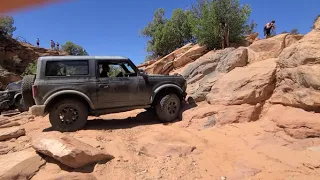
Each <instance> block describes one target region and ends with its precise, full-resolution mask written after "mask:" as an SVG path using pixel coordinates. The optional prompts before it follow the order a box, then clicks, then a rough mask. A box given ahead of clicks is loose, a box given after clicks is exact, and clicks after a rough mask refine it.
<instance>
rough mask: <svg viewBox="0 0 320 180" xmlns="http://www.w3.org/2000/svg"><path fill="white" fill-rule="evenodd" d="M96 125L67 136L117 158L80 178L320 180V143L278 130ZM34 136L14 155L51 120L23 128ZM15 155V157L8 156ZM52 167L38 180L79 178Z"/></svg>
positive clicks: (118, 120)
mask: <svg viewBox="0 0 320 180" xmlns="http://www.w3.org/2000/svg"><path fill="white" fill-rule="evenodd" d="M92 119H95V118H90V121H89V122H88V125H87V126H86V127H85V129H84V130H81V131H78V132H75V133H68V134H70V135H71V136H73V137H75V138H77V139H79V140H82V141H84V142H86V143H88V144H90V145H92V146H94V147H97V148H100V149H101V150H103V151H106V152H108V153H110V154H112V155H114V156H115V159H113V160H111V161H109V162H107V163H101V164H96V165H90V166H86V167H84V168H81V169H78V170H77V172H80V173H89V174H93V175H94V176H95V177H96V178H97V179H98V180H100V179H101V180H104V179H130V180H131V179H181V180H182V179H183V180H185V179H187V180H188V179H217V180H220V179H221V177H227V179H228V180H230V179H237V180H238V179H251V180H254V179H268V180H269V179H274V180H276V179H308V180H311V179H318V177H319V175H320V154H319V151H320V140H319V139H317V138H315V139H312V138H310V139H305V140H296V139H293V138H291V137H289V136H287V135H286V134H285V133H284V132H283V131H282V130H281V129H278V128H277V127H276V126H275V125H274V124H273V123H272V122H270V121H268V120H266V119H261V120H259V121H257V122H252V123H243V124H232V125H226V126H223V127H218V126H214V127H211V128H209V127H208V128H206V127H204V126H203V125H202V124H204V122H201V121H199V120H198V121H194V122H191V124H190V126H188V128H185V123H186V122H183V121H182V122H176V123H173V124H169V125H163V124H159V123H158V121H156V120H155V118H154V117H153V116H152V115H151V114H150V113H146V112H144V111H140V110H137V111H130V112H126V113H121V114H120V113H119V114H110V115H106V116H101V117H100V118H99V119H95V120H92ZM23 127H24V128H25V129H26V132H27V136H24V137H20V138H18V139H17V140H16V141H8V142H7V143H11V145H12V144H15V147H14V151H19V150H23V149H26V148H30V139H31V138H32V137H36V136H39V135H40V133H41V132H43V131H50V123H49V121H48V119H47V117H46V118H39V117H37V118H35V120H34V121H32V122H29V123H27V124H24V125H23ZM9 153H10V152H9ZM72 171H73V170H72V169H70V168H68V167H66V166H64V165H61V164H59V163H57V162H54V161H50V160H49V162H47V163H46V165H44V166H43V167H42V168H41V169H40V171H39V172H38V173H37V174H36V175H35V176H34V177H33V178H32V179H33V180H42V179H43V177H44V176H45V177H51V176H52V177H56V176H57V175H59V174H61V175H63V174H65V173H67V172H72Z"/></svg>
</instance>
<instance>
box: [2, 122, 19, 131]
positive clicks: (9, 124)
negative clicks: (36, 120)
mask: <svg viewBox="0 0 320 180" xmlns="http://www.w3.org/2000/svg"><path fill="white" fill-rule="evenodd" d="M13 126H20V123H19V122H10V121H8V123H5V124H3V125H0V129H1V128H8V127H13Z"/></svg>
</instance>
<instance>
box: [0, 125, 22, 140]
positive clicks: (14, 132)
mask: <svg viewBox="0 0 320 180" xmlns="http://www.w3.org/2000/svg"><path fill="white" fill-rule="evenodd" d="M25 134H26V131H25V129H24V128H22V127H19V126H17V127H9V128H2V129H0V141H4V140H9V139H11V138H18V137H20V136H24V135H25Z"/></svg>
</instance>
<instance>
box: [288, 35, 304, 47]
mask: <svg viewBox="0 0 320 180" xmlns="http://www.w3.org/2000/svg"><path fill="white" fill-rule="evenodd" d="M302 38H303V35H302V34H289V35H288V36H286V38H285V47H289V46H291V45H292V44H294V43H296V42H298V41H300V39H302Z"/></svg>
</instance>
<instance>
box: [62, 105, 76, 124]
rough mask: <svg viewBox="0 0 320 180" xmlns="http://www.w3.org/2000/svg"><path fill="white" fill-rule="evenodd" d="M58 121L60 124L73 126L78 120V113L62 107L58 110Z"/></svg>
mask: <svg viewBox="0 0 320 180" xmlns="http://www.w3.org/2000/svg"><path fill="white" fill-rule="evenodd" d="M59 119H60V122H61V123H62V124H73V123H75V122H76V121H77V120H78V119H79V112H78V110H77V109H75V108H73V107H63V108H61V110H60V113H59Z"/></svg>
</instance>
